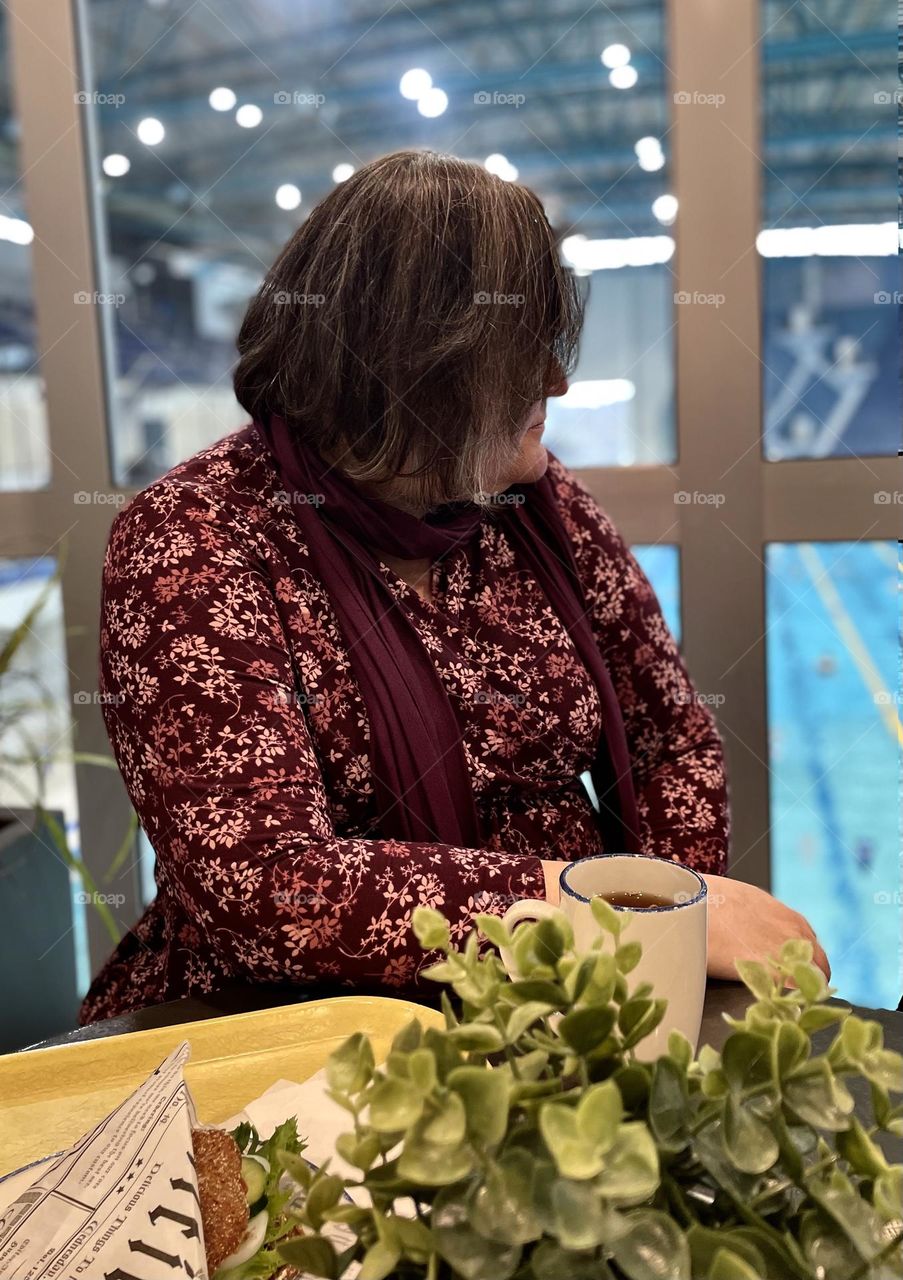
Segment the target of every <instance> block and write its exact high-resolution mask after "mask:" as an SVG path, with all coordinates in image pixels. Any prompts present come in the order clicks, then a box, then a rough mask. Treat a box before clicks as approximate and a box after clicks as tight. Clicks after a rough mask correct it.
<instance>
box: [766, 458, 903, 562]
mask: <svg viewBox="0 0 903 1280" xmlns="http://www.w3.org/2000/svg"><path fill="white" fill-rule="evenodd" d="M762 472H763V496H764V503H765V510H764V539H765V541H766V542H822V541H825V542H830V541H838V540H842V541H847V540H849V541H851V542H854V541H856V540H857V539H859V538H864V539H868V540H872V539H879V538H888V539H896V538H899V537H900V536H901V534H903V505H901V502H900V498H901V494H903V474H901V462H900V459H899V458H892V457H883V458H861V459H860V458H852V457H839V458H821V459H817V460H812V461H809V460H801V461H799V462H767V463H764V464H763V468H762Z"/></svg>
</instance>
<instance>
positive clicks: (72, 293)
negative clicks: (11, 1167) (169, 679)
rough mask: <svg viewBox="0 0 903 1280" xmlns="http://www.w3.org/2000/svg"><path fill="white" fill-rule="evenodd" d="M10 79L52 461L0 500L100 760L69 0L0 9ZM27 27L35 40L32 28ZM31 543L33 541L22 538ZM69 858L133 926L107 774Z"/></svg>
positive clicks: (79, 108)
mask: <svg viewBox="0 0 903 1280" xmlns="http://www.w3.org/2000/svg"><path fill="white" fill-rule="evenodd" d="M7 8H8V12H9V17H10V22H9V30H10V42H11V50H10V52H11V70H12V76H13V81H14V85H15V93H16V102H17V107H18V112H19V116H20V120H21V126H22V129H21V132H22V142H21V163H22V174H23V178H22V181H23V183H24V187H25V193H26V206H27V209H28V216H29V220H30V222H31V224H32V226H33V228H34V233H35V238H34V241H33V243H32V247H31V248H32V266H33V281H34V298H35V311H36V324H37V334H38V343H39V350H40V352H41V372H42V374H43V377H44V382H45V387H46V394H47V414H48V424H49V441H50V450H51V455H52V476H51V484H50V488H49V489H48V490H46V491H44V492H41V493H38V494H34V493H32V494H27V495H24V496H23V495H8V501H7V503H6V504H5V505H8V506H9V507H10V509H12V510H16V509H18V510H21V511H22V512H23V516H24V513H25V510H26V504H33V505H34V509H35V515H34V516H33V517H28V523H27V525H25V526H23V530H22V531H20V532H19V533H18V534H16V535H14V538H18V539H19V545H21V546H26V545H27V546H29V547H30V548H31V549H32V551H37V552H38V553H40V551H41V550H46V549H47V548H48V547H51V546H55V547H57V549H58V548H59V545H60V539H61V538H62V539H63V541H64V543H65V569H64V574H63V581H62V592H63V609H64V617H65V622H66V651H67V652H66V657H67V665H68V668H69V683H70V693H71V694H73V695H74V694H75V693H76V692H78V691H82V692H83V693H87V694H88V695H89V700H88V701H86V702H79V703H74V704H73V706H72V713H73V719H74V722H75V746H76V749H77V750H80V751H90V752H98V753H101V754H109V744H108V741H107V735H106V731H105V729H104V725H103V719H102V716H101V709H100V707H99V706H98V705H97V701H96V699H95V698H93V696H91V695H93V694H94V693H95V692H96V690H97V644H98V616H99V607H100V574H101V562H102V556H103V548H104V543H105V541H106V537H107V533H108V530H109V526H110V523H111V521H112V518H113V515H114V514H115V511H116V509H117V507H116V505H115V504H114V503H113V502H111V501H110V500H109V498H110V496H111V495H113V494H114V493H115V492H116V491H115V490H114V489H112V488H111V485H110V478H109V477H110V466H109V448H108V434H107V396H106V391H105V384H104V377H105V374H104V368H103V353H102V349H101V338H100V332H101V324H100V323H99V321H100V316H99V315H98V305H97V304H96V303H87V304H86V303H84V302H80V301H77V298H78V297H79V295H81V296H82V297H85V296H87V297H88V298H92V299H96V298H97V297H98V295H99V294H100V293H101V290H102V285H101V284H100V283H99V280H98V273H97V268H96V262H95V256H94V240H93V235H92V210H93V205H92V199H93V186H92V182H91V179H90V177H89V171H88V166H87V163H86V155H87V154H88V134H89V127H90V124H89V117H88V112H89V111H90V108H89V107H86V106H84V105H81V104H79V103H78V101H77V99H76V95H77V94H78V93H79V92H80V90H81V89H82V85H81V83H80V75H79V40H78V31H77V17H76V9H75V6H74V5H73V4H71V3H70V0H44V3H43V5H42V8H41V13H40V22H39V21H38V14H37V12H36V10H35V7H34V5H33V4H31V3H30V0H9V3H8V5H7ZM39 27H40V29H38V28H39ZM76 493H88V494H91V495H94V494H101V495H106V497H107V500H106V501H103V502H98V501H94V500H93V498H92V501H91V502H89V503H79V502H76V500H75V494H76ZM36 534H40V539H43V545H41V541H40V540H38V539H36V537H35V535H36ZM76 782H77V789H78V800H79V820H80V829H81V844H82V855H83V857H84V860H85V862H86V864H87V866H88V868H89V870H90V871H91V872H92V874H93V875H94V877H95V879H96V880H97V882H98V884H99V886H100V888H101V889H102V890H103V891H105V892H109V893H116V894H122V895H123V897H124V902H123V903H122V904H121V905H118V906H116V907H113V908H112V910H113V913H114V916H115V917H116V918H117V921H118V923H119V925H120V926H121V928H122V929H123V930H124V929H126V928H128V927H129V926H130V925H131V924H132V923H133V922H134V921H135V919H136V918H137V916H138V915H139V914H140V910H141V902H140V898H139V885H138V875H137V869H136V868H135V867H131V868H129V869H127V870H126V871H124V872H123V873H122V874H121V876H120V877H118V878H117V881H116V883H115V885H108V884H107V883H106V880H105V873H106V870H107V868H108V866H109V864H110V862H111V860H112V857H113V855H114V853H115V851H116V850H117V848H118V846H119V844H120V843H121V840H122V837H123V834H124V832H125V830H126V825H127V822H128V819H129V813H130V808H129V804H128V800H127V797H126V794H125V789H124V787H123V785H122V781H121V779H120V777H119V774H118V772H117V771H115V770H111V769H101V768H97V767H87V766H82V765H79V766H77V768H76ZM87 918H88V933H89V945H90V958H91V965H92V969H96V968H97V967H98V966H99V964H100V963H101V962H102V961H103V960H104V959H105V958H106V956H107V954H108V953H109V951H110V947H111V943H110V938H109V936H108V935H107V933H106V931H105V930H104V928H103V926H102V924H101V921H100V919H99V918H98V916H97V914H96V912H94V911H93V910H91V909H90V908H89V910H88V916H87Z"/></svg>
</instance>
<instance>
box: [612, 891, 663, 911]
mask: <svg viewBox="0 0 903 1280" xmlns="http://www.w3.org/2000/svg"><path fill="white" fill-rule="evenodd" d="M600 897H602V898H604V899H605V901H606V902H608V903H610V904H611V905H612V906H613V907H626V908H627V910H628V911H648V909H649V908H650V907H673V906H674V899H673V898H664V897H662V895H661V894H659V893H646V892H645V890H643V889H621V890H616V891H613V892H611V893H603V894H600Z"/></svg>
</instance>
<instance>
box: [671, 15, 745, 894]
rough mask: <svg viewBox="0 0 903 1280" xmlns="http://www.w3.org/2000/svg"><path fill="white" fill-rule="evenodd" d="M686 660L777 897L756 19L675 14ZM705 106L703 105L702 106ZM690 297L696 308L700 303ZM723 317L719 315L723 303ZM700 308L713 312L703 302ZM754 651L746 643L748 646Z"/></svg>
mask: <svg viewBox="0 0 903 1280" xmlns="http://www.w3.org/2000/svg"><path fill="white" fill-rule="evenodd" d="M668 21H669V32H670V41H669V46H668V61H669V64H670V67H671V70H672V83H671V86H670V87H671V90H672V92H673V93H674V94H688V95H690V100H689V101H687V102H684V103H683V104H681V103H680V102H679V100H678V102H677V104H676V105H675V106H674V108H673V129H672V133H671V138H672V141H673V148H674V153H673V154H674V159H673V167H672V173H673V181H674V188H673V189H674V193H675V195H676V196H677V198H678V203H679V212H678V217H677V253H676V262H675V290H676V292H677V293H679V294H681V295H689V296H690V298H691V300H690V301H686V302H682V303H681V304H680V305H675V320H676V324H677V343H676V349H677V370H676V378H675V382H676V387H677V418H678V442H679V449H678V456H679V460H680V477H681V485H680V487H681V490H683V491H684V493H686V494H689V495H690V500H689V501H685V502H683V503H680V504H678V506H677V510H678V513H679V521H680V538H679V542H680V545H681V548H682V553H683V554H682V570H683V571H682V580H681V586H682V593H681V594H682V604H683V614H682V617H683V622H682V628H683V649H684V653H685V655H686V657H687V661H688V665H689V668H690V670H691V672H692V674H693V677H694V679H695V681H696V683H697V685H698V686H699V688H700V690H701V691H702V692H703V693H704V694H719V695H721V696H722V697H723V699H724V701H723V704H722V706H721V708H720V710H719V713H718V715H719V720H720V721H721V723H722V726H723V729H724V733H723V736H724V739H725V748H726V752H727V761H728V771H729V779H730V791H731V801H732V815H733V839H732V846H731V859H732V867H731V869H732V874H734V875H736V876H737V877H738V878H740V879H744V880H749V881H752V882H754V883H757V884H760V885H763V886H767V885H768V884H769V882H770V853H769V817H768V801H769V795H768V771H767V766H766V764H765V762H766V761H767V759H768V734H767V715H766V682H765V640H764V632H765V601H764V569H763V565H762V547H763V500H762V499H763V478H762V462H761V446H760V437H761V394H762V393H761V365H760V363H759V360H758V358H757V357H758V355H759V351H760V345H761V343H760V307H759V267H758V255H757V253H756V250H755V239H756V234H757V232H758V229H759V207H760V191H759V181H760V172H759V168H760V166H759V161H758V158H757V155H758V152H759V146H758V115H759V60H758V54H757V47H758V39H759V5H758V3H756V0H735V3H734V4H731V5H724V4H713V3H712V0H669V3H668ZM701 95H708V97H705V96H701ZM693 295H695V299H696V300H695V301H694V300H692V299H693ZM719 298H720V299H721V301H717V299H719ZM706 299H709V300H708V301H706ZM751 642H752V643H751Z"/></svg>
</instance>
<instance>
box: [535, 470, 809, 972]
mask: <svg viewBox="0 0 903 1280" xmlns="http://www.w3.org/2000/svg"><path fill="white" fill-rule="evenodd" d="M551 465H552V475H553V478H554V479H555V480H556V482H557V489H558V495H559V500H560V501H561V504H562V511H563V514H564V518H565V521H566V523H567V525H568V527H569V529H570V532H571V536H572V538H573V540H574V543H575V549H576V554H577V562H578V565H579V568H580V573H581V577H582V580H583V584H584V588H585V590H586V592H587V596H588V599H589V601H590V603H591V606H592V619H593V625H594V629H595V632H596V635H597V637H598V640H599V645H600V648H601V650H602V653H603V655H604V657H605V660H606V662H607V664H608V669H609V672H610V673H611V678H612V681H613V683H614V686H615V690H616V692H617V695H618V700H619V701H620V704H621V710H622V712H623V715H624V725H625V728H626V731H627V739H628V743H629V746H630V752H631V758H632V760H633V763H634V771H633V772H634V782H635V785H636V789H637V802H638V805H639V811H640V818H641V822H642V838H643V849H644V852H646V853H651V854H656V855H658V856H659V857H664V858H675V857H676V858H677V859H678V860H679V861H681V862H684V863H686V864H687V865H688V866H691V867H695V868H696V870H697V871H701V872H703V873H704V874H705V878H706V881H707V883H708V889H709V913H708V935H709V937H708V972H709V974H710V975H711V976H712V977H717V978H736V977H737V970H736V961H737V960H740V959H756V960H761V961H767V960H768V958H769V957H770V956H774V955H776V954H777V952H778V951H779V950H780V946H781V943H782V942H784V941H785V939H787V938H802V939H805V940H806V941H809V942H811V943H812V945H813V951H814V959H815V962H816V964H818V965H819V966H820V967H821V968H822V969H823V970H824V972H825V973H826V974H828V975H830V965H829V963H828V959H827V956H826V955H825V953H824V950H823V949H822V947H821V945H820V944H819V941H818V939H817V938H816V936H815V933H814V932H813V930H812V927H811V925H810V924H809V922H808V921H807V920H806V919H805V918H804V917H803V916H801V915H800V914H799V913H798V912H796V911H794V910H792V909H791V908H790V907H788V906H785V905H784V903H782V902H779V901H777V899H775V898H773V897H772V896H771V894H769V893H766V892H765V891H764V890H762V889H759V888H757V887H756V886H755V885H750V884H744V883H743V882H742V881H740V880H730V879H727V878H726V877H725V876H724V875H723V872H724V871H725V870H726V866H727V849H728V839H729V813H728V797H727V783H726V779H725V774H724V758H723V751H722V746H721V740H720V738H719V736H718V731H717V729H716V727H715V721H714V718H713V716H712V714H711V712H710V711H709V709H708V707H707V706H706V705H705V704H704V703H703V702H701V701H700V699H699V696H698V695H697V693H696V689H695V688H694V686H693V682H692V681H691V679H690V677H689V674H688V673H687V669H686V667H685V666H684V663H683V659H682V658H681V656H680V653H679V651H678V648H677V645H676V644H675V642H674V638H673V637H672V635H671V633H670V632H669V630H668V628H667V626H666V624H665V620H664V618H663V617H662V613H661V610H660V609H659V606H658V602H657V600H656V598H655V593H654V592H653V590H652V588H651V586H650V585H649V582H648V580H647V579H646V577H645V575H644V573H643V571H642V570H641V569H640V567H639V565H638V564H637V562H636V559H635V558H634V556H633V555H632V554H631V553H630V551H629V549H628V548H627V546H626V545H625V543H624V541H623V539H622V538H621V536H620V535H619V534H618V532H617V530H616V529H615V528H614V526H613V525H612V523H611V521H610V520H609V519H608V518H607V517H606V516H605V515H604V513H603V512H602V511H601V510H600V509H599V507H598V505H597V504H596V502H595V500H594V499H593V498H592V497H591V496H590V495H589V493H587V491H586V490H585V489H584V488H583V486H582V485H581V484H580V483H579V482H578V481H577V480H576V479H575V478H574V477H573V476H572V475H570V473H569V472H568V471H566V470H565V468H564V467H562V466H561V464H560V463H559V462H558V461H557V460H555V461H553V462H552V464H551Z"/></svg>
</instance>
